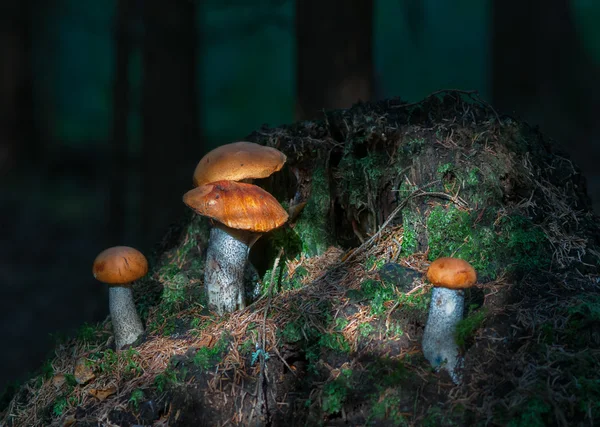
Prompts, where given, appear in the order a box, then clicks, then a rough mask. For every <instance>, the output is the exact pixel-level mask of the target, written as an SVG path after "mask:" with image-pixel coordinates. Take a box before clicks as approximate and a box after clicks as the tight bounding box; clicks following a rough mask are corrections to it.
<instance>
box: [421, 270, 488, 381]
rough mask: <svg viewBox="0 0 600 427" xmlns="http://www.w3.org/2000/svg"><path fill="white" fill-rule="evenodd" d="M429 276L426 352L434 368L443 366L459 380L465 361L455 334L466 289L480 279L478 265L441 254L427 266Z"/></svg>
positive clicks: (452, 376)
mask: <svg viewBox="0 0 600 427" xmlns="http://www.w3.org/2000/svg"><path fill="white" fill-rule="evenodd" d="M427 279H428V280H429V281H430V282H431V283H432V284H433V285H435V287H434V288H433V291H432V292H431V305H430V306H429V316H428V318H427V324H426V325H425V332H424V333H423V343H422V347H423V354H424V355H425V358H426V359H427V360H428V361H429V363H431V365H432V366H433V367H434V368H440V367H443V368H444V369H446V370H447V371H448V373H449V374H450V377H451V378H452V380H453V381H454V382H455V383H456V384H459V383H460V380H461V377H460V373H459V369H460V368H461V364H462V361H461V359H460V357H459V348H458V345H457V344H456V340H455V338H454V334H455V332H456V325H457V323H458V322H459V321H460V320H461V319H462V317H463V310H464V305H465V297H464V291H463V289H466V288H470V287H471V286H473V285H474V284H475V282H477V274H476V273H475V269H474V268H473V267H472V266H471V264H469V263H468V262H467V261H464V260H462V259H458V258H439V259H437V260H435V261H434V262H432V263H431V265H430V266H429V269H428V270H427Z"/></svg>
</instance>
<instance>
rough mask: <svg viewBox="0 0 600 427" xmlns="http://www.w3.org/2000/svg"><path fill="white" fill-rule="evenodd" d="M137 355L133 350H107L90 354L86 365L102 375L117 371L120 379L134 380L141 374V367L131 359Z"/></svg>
mask: <svg viewBox="0 0 600 427" xmlns="http://www.w3.org/2000/svg"><path fill="white" fill-rule="evenodd" d="M138 354H139V353H138V352H137V350H135V349H133V348H128V349H127V350H124V351H119V352H115V351H113V350H111V349H108V350H104V351H98V352H95V353H92V354H90V355H89V356H88V360H87V361H86V364H87V365H88V366H89V367H91V368H92V369H94V370H98V371H100V372H102V373H112V372H115V370H116V369H119V375H120V376H121V377H124V378H134V377H137V376H139V375H141V374H142V372H143V369H142V367H141V366H140V364H139V363H138V362H137V361H136V360H135V359H134V357H133V356H137V355H138Z"/></svg>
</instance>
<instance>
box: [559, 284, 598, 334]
mask: <svg viewBox="0 0 600 427" xmlns="http://www.w3.org/2000/svg"><path fill="white" fill-rule="evenodd" d="M567 315H568V320H567V324H566V327H565V330H564V334H565V338H566V341H567V342H568V343H571V344H573V345H577V346H579V345H583V346H585V345H586V342H587V340H588V338H587V337H586V336H585V334H582V331H584V330H598V328H600V296H598V295H588V296H587V297H586V298H585V299H578V300H577V302H576V303H575V304H574V305H572V306H570V307H569V308H568V309H567Z"/></svg>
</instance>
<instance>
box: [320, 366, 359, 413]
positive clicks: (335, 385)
mask: <svg viewBox="0 0 600 427" xmlns="http://www.w3.org/2000/svg"><path fill="white" fill-rule="evenodd" d="M351 376H352V370H350V369H342V372H341V374H340V375H339V376H338V377H337V378H336V379H335V380H333V381H331V382H329V383H327V384H325V386H324V387H323V394H322V402H323V404H322V407H321V408H322V409H323V412H325V413H326V414H328V415H332V414H336V413H338V412H341V410H342V408H343V407H344V403H345V402H346V398H347V397H348V393H349V391H350V384H349V381H350V377H351Z"/></svg>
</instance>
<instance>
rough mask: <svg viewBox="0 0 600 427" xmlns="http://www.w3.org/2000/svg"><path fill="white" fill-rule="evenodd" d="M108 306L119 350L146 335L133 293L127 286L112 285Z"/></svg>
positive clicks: (109, 291)
mask: <svg viewBox="0 0 600 427" xmlns="http://www.w3.org/2000/svg"><path fill="white" fill-rule="evenodd" d="M108 306H109V309H110V318H111V320H112V325H113V332H114V334H115V345H116V347H117V350H121V349H122V348H123V347H124V346H126V345H128V344H132V343H134V342H135V341H136V340H137V339H138V338H139V337H140V335H142V334H143V333H144V326H143V325H142V321H141V320H140V317H139V316H138V314H137V311H136V309H135V303H134V302H133V292H131V287H129V286H127V285H123V286H120V285H112V286H110V288H109V290H108Z"/></svg>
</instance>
